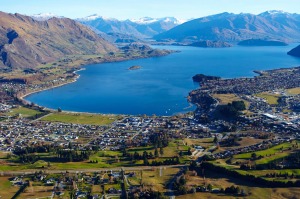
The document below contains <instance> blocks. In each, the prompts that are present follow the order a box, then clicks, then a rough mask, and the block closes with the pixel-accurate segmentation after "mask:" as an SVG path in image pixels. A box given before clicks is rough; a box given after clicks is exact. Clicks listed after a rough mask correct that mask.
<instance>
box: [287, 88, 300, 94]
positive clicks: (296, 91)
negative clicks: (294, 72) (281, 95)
mask: <svg viewBox="0 0 300 199" xmlns="http://www.w3.org/2000/svg"><path fill="white" fill-rule="evenodd" d="M286 93H287V94H290V95H299V94H300V87H297V88H291V89H287V90H286Z"/></svg>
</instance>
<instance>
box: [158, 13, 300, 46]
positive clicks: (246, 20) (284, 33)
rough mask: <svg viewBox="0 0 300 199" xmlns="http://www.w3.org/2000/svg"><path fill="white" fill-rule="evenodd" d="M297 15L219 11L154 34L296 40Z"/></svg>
mask: <svg viewBox="0 0 300 199" xmlns="http://www.w3.org/2000/svg"><path fill="white" fill-rule="evenodd" d="M299 38H300V15H299V14H290V13H285V12H281V11H268V12H264V13H261V14H259V15H253V14H245V13H241V14H233V13H226V12H225V13H221V14H217V15H212V16H208V17H203V18H199V19H194V20H192V21H189V22H186V23H184V24H181V25H179V26H176V27H175V28H173V29H171V30H169V31H166V32H163V33H161V34H159V35H156V36H155V37H154V39H156V40H158V41H164V40H168V41H169V40H173V41H178V42H179V41H180V42H182V41H186V40H188V41H191V40H194V41H199V40H213V41H225V42H239V41H242V40H246V39H265V40H280V41H284V42H297V41H299V40H300V39H299Z"/></svg>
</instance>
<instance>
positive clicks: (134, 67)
mask: <svg viewBox="0 0 300 199" xmlns="http://www.w3.org/2000/svg"><path fill="white" fill-rule="evenodd" d="M141 68H142V67H141V66H131V67H129V68H128V70H138V69H141Z"/></svg>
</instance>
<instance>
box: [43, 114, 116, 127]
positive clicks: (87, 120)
mask: <svg viewBox="0 0 300 199" xmlns="http://www.w3.org/2000/svg"><path fill="white" fill-rule="evenodd" d="M120 118H121V117H120V116H115V115H97V114H81V113H52V114H49V115H48V116H46V117H43V118H42V119H41V120H43V121H49V122H63V123H74V124H91V125H108V124H111V123H112V122H114V121H115V120H117V119H120Z"/></svg>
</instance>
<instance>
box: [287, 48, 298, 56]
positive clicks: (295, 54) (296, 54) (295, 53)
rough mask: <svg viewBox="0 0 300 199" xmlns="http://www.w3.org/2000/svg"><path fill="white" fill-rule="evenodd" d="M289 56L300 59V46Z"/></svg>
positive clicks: (291, 51) (290, 52)
mask: <svg viewBox="0 0 300 199" xmlns="http://www.w3.org/2000/svg"><path fill="white" fill-rule="evenodd" d="M287 54H288V55H292V56H295V57H300V45H299V46H297V47H296V48H293V49H292V50H290V51H289V52H288V53H287Z"/></svg>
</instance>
